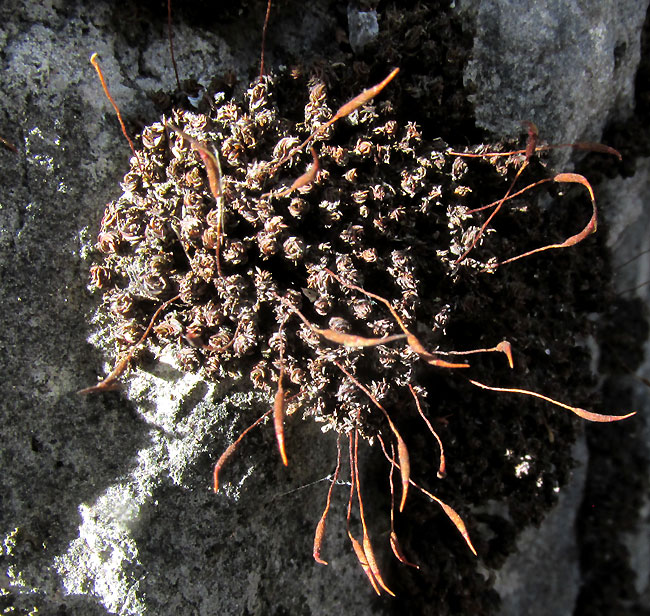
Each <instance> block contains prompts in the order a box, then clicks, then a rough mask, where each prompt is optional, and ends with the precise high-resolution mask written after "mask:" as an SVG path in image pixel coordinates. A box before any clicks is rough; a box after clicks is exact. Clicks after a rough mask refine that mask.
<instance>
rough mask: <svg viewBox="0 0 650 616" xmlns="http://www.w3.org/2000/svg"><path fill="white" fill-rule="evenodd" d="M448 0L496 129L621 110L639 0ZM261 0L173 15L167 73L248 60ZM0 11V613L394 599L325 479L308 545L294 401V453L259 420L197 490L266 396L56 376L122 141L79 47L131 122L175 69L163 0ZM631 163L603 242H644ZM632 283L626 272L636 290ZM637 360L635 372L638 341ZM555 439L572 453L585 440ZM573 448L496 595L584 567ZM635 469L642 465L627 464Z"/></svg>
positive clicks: (319, 19)
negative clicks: (218, 491)
mask: <svg viewBox="0 0 650 616" xmlns="http://www.w3.org/2000/svg"><path fill="white" fill-rule="evenodd" d="M315 4H317V3H308V4H305V5H304V6H302V8H301V9H300V10H295V11H293V12H292V11H283V13H282V15H283V19H284V21H283V22H282V23H281V24H279V23H277V22H276V24H275V26H274V27H275V34H272V33H270V36H271V41H272V42H271V44H270V48H271V51H270V54H269V55H270V60H269V61H270V62H275V63H278V64H279V63H281V62H282V57H281V51H280V50H282V49H283V48H284V49H286V48H291V49H293V50H294V51H295V52H296V53H305V54H307V53H310V51H313V50H317V53H318V54H321V55H324V56H326V53H327V46H328V44H329V43H330V42H331V41H334V40H335V38H336V31H335V30H336V26H335V24H334V22H333V19H332V17H331V14H330V12H329V11H328V9H327V6H329V5H330V4H331V3H326V4H327V6H326V5H325V4H321V5H319V6H314V5H315ZM370 4H372V5H374V4H376V3H372V2H371V3H370ZM456 4H457V5H458V7H457V8H458V10H460V11H463V13H462V14H463V15H464V19H466V20H468V22H470V23H471V24H473V26H472V27H473V29H474V31H475V43H474V57H473V59H472V61H471V63H470V65H469V66H468V68H467V74H466V83H467V84H470V85H471V87H472V88H474V94H473V97H474V100H475V103H476V119H477V123H478V124H479V125H481V126H482V127H484V128H487V129H489V130H491V131H493V132H495V133H498V134H502V133H508V134H512V133H518V132H519V130H520V121H521V120H524V119H528V120H534V121H535V122H536V123H537V124H538V125H539V126H540V128H541V127H544V138H545V139H547V140H549V141H573V140H576V139H582V140H598V139H599V138H600V137H601V133H602V130H603V127H604V126H605V124H606V123H607V122H608V121H610V120H612V119H625V117H626V116H627V115H629V114H630V113H631V111H632V109H633V84H634V81H633V80H634V75H635V72H636V66H637V64H638V62H639V58H640V48H639V39H640V31H641V28H642V26H643V23H644V19H645V13H646V9H647V5H648V3H647V2H645V1H641V2H640V1H632V0H629V1H627V2H618V3H617V2H611V3H609V2H605V3H600V4H599V8H598V10H592V9H591V8H590V7H591V6H592V3H588V2H581V1H578V0H576V1H575V2H568V3H564V4H563V6H557V3H554V2H527V3H521V2H512V1H509V0H472V1H471V2H457V3H456ZM265 5H266V3H264V2H249V3H243V7H244V8H243V10H242V14H241V15H239V14H237V11H231V12H232V14H231V12H228V14H227V15H225V16H224V15H221V16H220V17H223V19H219V18H210V19H207V18H206V20H205V23H201V22H200V21H199V22H197V20H191V19H188V20H187V21H185V20H184V19H183V18H182V16H181V17H179V19H178V21H176V22H175V25H174V32H175V35H174V36H175V38H174V44H175V52H176V58H177V62H178V65H179V69H180V71H181V72H182V73H183V75H184V76H189V75H191V76H193V77H195V78H196V79H197V80H199V81H202V80H209V77H210V76H211V75H213V74H215V73H217V72H219V71H221V70H224V69H230V70H233V71H234V72H235V73H237V74H238V76H239V77H240V78H241V79H242V80H243V82H244V83H245V82H246V81H247V80H248V79H249V77H250V76H251V75H254V74H255V70H256V69H255V66H256V63H257V62H258V55H259V36H260V31H261V22H262V19H263V11H264V8H265ZM206 10H207V9H206ZM379 17H380V19H379V22H378V23H379V28H381V13H379ZM0 19H1V20H2V27H1V28H0V59H1V61H2V71H0V92H2V94H3V96H2V99H1V100H0V137H2V138H4V139H6V140H7V141H9V142H11V143H13V144H14V145H15V146H16V147H17V149H18V154H15V153H13V152H12V151H10V150H9V149H6V148H4V147H2V146H0V174H1V178H0V306H1V309H2V313H3V319H2V321H3V328H2V330H1V332H0V335H1V336H2V343H1V344H0V374H2V403H1V405H0V414H1V417H2V422H1V424H0V431H1V432H0V434H1V436H0V440H1V442H2V446H1V451H0V460H1V462H2V470H3V477H2V492H1V494H2V496H1V497H0V498H1V506H0V509H1V511H0V521H1V526H0V534H1V535H2V547H1V548H0V561H1V562H2V569H3V570H2V576H0V589H1V592H2V594H1V595H0V605H2V607H3V610H5V612H3V613H17V614H29V613H35V612H34V611H33V610H34V608H38V613H39V614H70V615H98V616H99V615H102V616H103V615H105V614H145V613H149V614H160V615H166V614H176V613H186V614H201V615H212V614H228V615H230V614H233V615H234V614H292V615H293V614H305V615H307V614H311V615H314V616H316V615H324V614H334V613H342V612H344V611H345V612H346V613H354V614H359V615H363V614H378V613H391V612H393V611H398V610H399V600H395V601H393V602H391V601H379V600H377V599H375V598H374V593H373V592H372V590H371V588H370V587H369V586H368V584H367V581H366V580H365V578H364V576H363V574H362V572H361V571H360V570H359V567H358V564H357V563H356V561H355V559H354V555H353V554H352V553H351V551H350V549H349V544H348V542H347V537H346V536H345V531H344V525H343V524H341V523H340V521H341V519H342V518H343V517H344V515H345V503H346V500H347V499H346V498H345V495H344V494H343V493H342V492H344V490H343V491H339V492H335V500H334V503H333V507H334V511H333V515H334V516H335V517H338V519H337V520H336V521H335V522H331V523H330V525H329V530H328V538H327V553H328V560H329V562H330V564H329V566H328V567H320V566H318V565H316V564H315V563H314V562H313V560H312V558H311V549H312V538H313V530H314V526H315V523H316V521H317V520H318V518H319V517H320V514H321V512H322V507H323V504H324V500H325V492H326V485H327V482H326V477H327V476H328V475H329V474H330V473H331V472H332V470H333V462H334V460H335V451H336V445H335V439H334V438H333V436H331V435H326V436H325V437H324V438H323V435H321V434H320V431H319V428H318V426H315V425H312V424H309V423H306V422H305V423H301V422H297V423H298V425H296V426H289V427H288V435H287V438H288V439H290V440H291V442H292V445H293V449H292V453H293V456H294V457H295V458H296V459H299V460H302V461H303V463H302V464H296V465H292V466H290V467H289V468H288V469H283V468H281V465H279V464H278V461H277V459H276V456H275V455H272V454H275V453H276V452H275V451H274V450H273V447H274V437H273V434H272V433H271V432H269V431H268V430H267V431H260V432H259V433H257V432H256V433H254V434H251V438H250V439H248V440H247V442H246V445H245V455H242V456H241V457H239V458H238V459H233V461H232V464H231V465H230V466H229V467H228V473H229V476H230V478H231V481H230V482H229V484H228V487H227V489H226V490H225V491H224V493H223V494H222V495H221V496H219V497H218V498H215V496H214V495H213V494H212V492H211V490H210V474H211V466H212V464H213V463H214V460H215V458H216V456H217V455H218V454H219V453H220V452H221V451H223V449H224V448H225V447H226V446H227V445H228V444H229V443H230V442H232V440H233V438H234V437H235V436H236V435H237V433H238V430H239V428H238V427H237V426H239V424H237V426H236V425H235V418H236V417H237V413H244V412H245V413H246V414H247V416H251V417H254V416H256V415H259V414H261V412H262V411H263V410H266V406H265V405H266V404H267V401H266V400H263V399H259V398H256V397H255V396H254V395H252V394H247V393H245V392H237V391H227V390H221V389H219V387H217V386H215V385H207V384H205V383H202V382H200V381H197V380H196V379H194V378H193V377H192V376H189V375H180V374H179V373H176V372H175V371H174V370H173V369H172V368H170V367H167V366H165V365H161V366H160V367H159V368H158V369H157V370H156V371H155V372H153V373H141V374H140V376H139V377H138V378H137V379H134V380H132V381H131V382H130V384H129V388H128V389H127V390H125V391H122V392H111V393H108V394H104V395H102V396H96V397H80V396H78V395H76V393H75V392H76V391H77V390H79V389H81V388H82V387H85V386H88V385H89V384H91V383H93V382H95V380H96V378H97V374H98V373H102V371H103V370H105V369H106V368H107V366H106V365H105V363H104V362H105V359H104V357H103V356H102V354H101V353H100V352H99V351H98V350H97V349H96V348H95V347H94V346H92V345H91V344H90V343H89V342H88V337H89V336H90V334H91V332H92V327H91V325H90V322H91V318H92V314H93V311H94V307H95V306H94V300H93V298H92V296H91V294H90V293H89V292H88V290H87V288H86V284H87V280H88V273H87V272H88V265H89V256H88V254H89V249H90V246H91V244H92V243H93V242H94V237H95V235H96V232H97V228H98V224H99V220H100V218H101V215H102V212H103V209H104V206H105V204H106V202H108V201H110V200H111V199H114V198H116V197H117V196H118V195H119V194H120V192H121V191H120V189H119V185H118V184H119V181H120V179H121V177H122V175H123V173H124V171H125V169H126V166H127V160H128V156H129V151H128V148H127V147H126V145H125V143H124V139H123V137H122V135H121V133H120V130H119V126H118V125H117V122H116V120H115V117H114V113H113V109H112V107H111V106H110V103H109V102H108V101H107V100H106V99H105V97H104V95H103V93H102V92H101V89H100V87H99V84H98V82H97V76H96V74H95V72H94V70H93V69H92V67H91V66H90V64H89V62H88V59H89V57H90V55H91V54H92V53H93V52H98V53H99V55H100V58H101V63H102V68H103V70H104V72H105V74H106V76H107V80H108V82H109V86H110V89H111V93H112V95H113V97H114V98H115V99H116V100H118V101H119V104H120V107H121V108H122V109H123V110H128V116H129V118H130V120H131V121H132V122H135V123H137V122H142V123H145V122H148V121H152V120H155V119H157V113H156V112H155V110H154V108H153V105H152V103H151V102H150V100H149V99H148V97H147V95H146V93H147V92H148V91H151V90H157V89H161V90H173V89H174V87H175V78H174V74H173V70H172V68H171V63H170V61H169V49H168V44H167V33H166V11H165V7H164V6H163V5H162V4H161V5H158V4H155V3H135V4H133V5H129V4H126V3H110V2H98V3H92V4H88V3H83V2H64V1H63V0H49V1H47V2H41V3H31V2H27V1H24V2H20V1H19V0H10V1H8V2H4V3H3V4H2V6H0ZM221 22H222V23H221ZM189 67H191V68H189ZM648 169H649V167H648V163H647V160H646V161H645V162H643V163H642V164H639V166H638V169H637V173H636V174H635V176H634V177H632V178H627V179H620V178H618V179H615V180H611V181H608V182H604V183H603V184H602V186H601V187H599V195H598V199H599V205H600V207H601V210H602V211H605V212H607V214H606V216H607V217H608V218H609V220H610V221H611V227H610V235H609V243H610V248H611V250H612V251H613V253H614V254H615V257H614V262H615V263H618V264H622V263H624V262H625V261H626V260H627V259H629V258H631V257H633V256H635V255H638V254H639V253H641V252H642V251H643V250H645V249H647V245H646V244H645V243H644V242H646V243H647V241H648V240H647V233H645V229H647V218H648V212H647V205H646V204H647V203H648V202H649V200H648V198H647V197H648V196H647V191H648V175H649V171H648ZM608 208H610V209H609V210H608ZM648 263H650V261H649V260H648V258H647V255H645V257H640V258H638V259H636V262H635V265H634V266H633V267H632V268H630V269H626V270H622V272H623V273H622V274H621V277H620V282H619V284H620V286H619V291H624V290H625V289H628V288H631V287H634V286H637V285H639V284H643V283H644V282H645V281H646V280H647V279H648V278H649V277H650V275H649V274H648V272H649V271H650V266H649V265H648ZM648 288H649V287H648V286H644V287H640V288H639V289H638V290H636V291H635V294H636V295H637V296H638V297H639V298H640V299H641V300H642V301H643V302H644V303H645V304H647V301H648V298H649V296H648ZM640 375H641V376H644V377H645V378H649V377H650V367H649V366H648V363H647V361H646V363H645V364H644V367H643V368H642V370H641V372H640ZM634 403H635V405H636V408H637V409H638V410H639V411H642V414H643V415H644V416H645V418H646V420H645V421H646V423H645V426H646V428H645V430H646V432H644V435H645V436H644V439H645V442H646V443H647V441H648V435H647V416H648V414H649V413H650V402H649V397H648V391H647V388H646V386H645V385H643V384H641V383H639V384H637V385H635V387H634ZM640 421H641V419H640ZM315 436H319V437H320V438H314V437H315ZM577 447H578V453H577V454H576V457H577V458H578V459H579V460H585V462H584V463H585V464H587V461H586V459H587V458H588V455H589V454H587V453H585V445H584V442H583V443H582V444H580V443H579V444H578V445H577ZM581 447H582V449H580V448H581ZM270 452H272V454H271V453H270ZM580 452H582V453H580ZM584 468H585V467H583V468H582V469H580V468H579V469H577V470H576V472H575V475H574V478H573V481H572V482H571V483H570V484H569V485H568V486H567V487H566V488H565V489H564V493H563V494H562V496H561V499H560V504H559V505H558V508H557V510H556V511H554V512H552V513H551V515H550V516H549V517H548V518H547V520H546V521H545V522H544V523H543V524H542V527H541V528H533V529H528V530H527V531H526V532H525V533H524V534H523V535H522V536H521V537H520V539H519V542H518V547H519V555H513V556H512V557H511V559H510V560H509V561H508V562H507V563H506V565H505V566H504V567H503V568H502V570H501V571H500V572H499V574H498V575H497V589H498V590H499V592H500V593H501V595H502V607H501V613H502V614H503V615H504V616H505V615H510V614H512V615H513V616H514V615H515V614H530V615H537V614H540V615H541V614H547V613H563V614H570V613H574V609H575V608H576V604H577V600H578V599H577V597H578V595H579V592H580V587H581V584H582V581H583V580H582V579H581V575H582V574H581V565H580V557H579V554H578V553H579V547H578V539H577V537H576V532H575V529H574V524H573V521H574V520H576V519H578V517H579V509H580V507H581V506H584V503H583V495H584V481H585V479H584V477H585V470H584ZM638 472H639V474H641V473H646V474H647V472H648V468H647V465H646V466H645V467H643V468H639V469H638ZM581 503H582V505H581ZM648 509H649V506H648V502H647V499H645V500H644V501H643V502H642V503H641V504H640V505H639V507H638V512H639V515H640V520H639V522H638V523H637V524H636V525H634V526H632V527H630V528H629V529H626V531H625V532H626V534H625V543H626V545H627V550H628V560H629V565H630V567H631V570H632V571H633V573H634V584H635V587H636V591H637V593H638V595H639V596H640V597H641V599H640V601H641V604H642V605H644V606H645V607H646V608H648V607H650V591H649V590H648V589H649V588H650V586H649V579H648V578H649V574H648V558H647V554H648V551H649V549H650V548H649V547H648V546H649V545H650V540H649V539H648V537H649V536H650V531H649V518H650V514H649V513H648ZM611 566H612V568H616V567H618V566H619V563H618V562H613V563H612V565H611ZM486 575H487V573H486ZM542 578H544V580H545V581H546V583H544V584H542V583H539V582H540V579H542ZM549 593H552V594H553V602H554V603H553V605H554V606H555V607H554V608H553V610H550V609H549V604H548V603H547V602H546V599H547V598H548V595H549ZM11 609H13V610H14V611H13V612H12V611H9V610H11ZM575 613H578V611H576V612H575Z"/></svg>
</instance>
